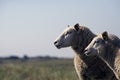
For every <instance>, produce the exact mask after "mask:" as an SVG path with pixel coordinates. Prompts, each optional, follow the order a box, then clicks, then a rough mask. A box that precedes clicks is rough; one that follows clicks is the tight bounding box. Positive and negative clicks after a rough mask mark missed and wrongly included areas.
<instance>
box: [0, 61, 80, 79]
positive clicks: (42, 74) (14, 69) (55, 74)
mask: <svg viewBox="0 0 120 80" xmlns="http://www.w3.org/2000/svg"><path fill="white" fill-rule="evenodd" d="M0 80H78V77H77V75H76V72H75V70H74V66H73V60H71V59H58V60H27V61H21V60H14V61H13V60H12V61H11V60H5V61H3V62H2V63H0Z"/></svg>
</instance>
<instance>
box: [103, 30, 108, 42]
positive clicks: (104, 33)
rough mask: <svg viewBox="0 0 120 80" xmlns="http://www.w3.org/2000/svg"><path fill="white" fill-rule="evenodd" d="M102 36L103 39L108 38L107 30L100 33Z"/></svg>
mask: <svg viewBox="0 0 120 80" xmlns="http://www.w3.org/2000/svg"><path fill="white" fill-rule="evenodd" d="M102 37H103V39H104V40H105V41H107V40H108V33H107V31H105V32H103V33H102Z"/></svg>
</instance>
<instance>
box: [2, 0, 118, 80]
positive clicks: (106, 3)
mask: <svg viewBox="0 0 120 80" xmlns="http://www.w3.org/2000/svg"><path fill="white" fill-rule="evenodd" d="M76 23H79V24H80V25H84V26H87V27H88V28H90V29H91V30H92V31H93V32H94V33H96V34H98V33H101V32H103V31H108V32H109V33H113V34H115V35H117V36H118V37H120V0H0V80H78V76H77V74H76V72H75V70H74V65H73V57H74V52H73V51H72V50H71V49H70V48H63V49H57V48H56V47H55V46H54V44H53V43H54V40H55V39H56V38H57V37H58V36H59V35H60V33H61V32H62V31H63V30H64V29H65V28H66V27H67V26H68V25H71V26H73V25H75V24H76Z"/></svg>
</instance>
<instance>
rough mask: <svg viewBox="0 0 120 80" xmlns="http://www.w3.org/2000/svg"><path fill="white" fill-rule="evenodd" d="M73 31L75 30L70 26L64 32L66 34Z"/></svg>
mask: <svg viewBox="0 0 120 80" xmlns="http://www.w3.org/2000/svg"><path fill="white" fill-rule="evenodd" d="M73 30H74V28H73V26H70V27H67V28H66V29H65V30H64V32H65V33H66V32H68V31H73Z"/></svg>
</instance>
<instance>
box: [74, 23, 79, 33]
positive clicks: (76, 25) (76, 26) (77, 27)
mask: <svg viewBox="0 0 120 80" xmlns="http://www.w3.org/2000/svg"><path fill="white" fill-rule="evenodd" d="M74 28H75V30H76V31H78V30H79V24H78V23H77V24H75V25H74Z"/></svg>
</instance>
